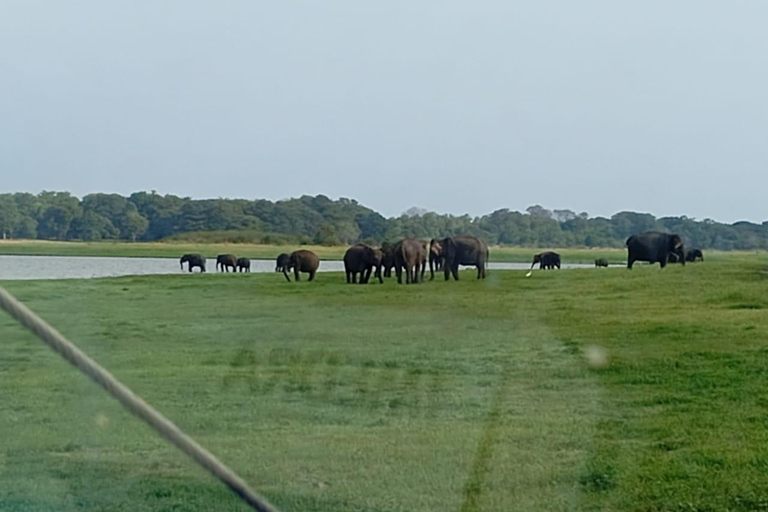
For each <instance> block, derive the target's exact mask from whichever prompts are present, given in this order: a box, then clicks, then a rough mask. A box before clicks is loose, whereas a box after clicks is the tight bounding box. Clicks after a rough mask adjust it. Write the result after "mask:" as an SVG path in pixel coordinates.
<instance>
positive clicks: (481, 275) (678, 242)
mask: <svg viewBox="0 0 768 512" xmlns="http://www.w3.org/2000/svg"><path fill="white" fill-rule="evenodd" d="M626 245H627V250H628V259H627V268H629V269H631V268H632V265H633V264H634V263H635V262H636V261H645V262H648V263H651V264H653V263H659V265H660V266H661V267H662V268H664V267H665V266H666V265H667V264H668V263H681V264H683V265H685V263H686V261H687V262H694V261H703V260H704V255H703V253H702V252H701V250H699V249H690V250H688V251H686V250H685V248H684V247H683V242H682V239H681V238H680V236H678V235H675V234H670V233H659V232H654V231H649V232H646V233H642V234H639V235H632V236H631V237H629V239H627V243H626ZM488 254H489V252H488V245H487V244H486V243H485V242H483V241H482V240H480V239H479V238H477V237H474V236H468V235H461V236H454V237H448V238H433V239H432V240H431V241H429V242H426V241H424V240H419V239H417V238H404V239H402V240H400V241H399V242H397V243H396V244H388V243H385V244H383V245H382V246H381V247H371V246H369V245H366V244H357V245H353V246H352V247H350V248H349V249H347V252H346V253H345V254H344V271H345V273H346V277H347V283H360V284H366V283H368V282H369V280H370V278H371V274H373V275H374V277H375V278H376V279H378V281H379V283H383V282H384V279H383V278H384V277H391V276H392V269H393V268H394V269H395V273H396V275H397V282H398V283H402V282H403V274H405V282H406V283H407V284H412V283H419V282H422V281H424V274H425V272H426V268H427V262H429V273H430V277H429V278H430V280H433V279H434V278H435V271H438V272H440V271H442V272H443V274H444V276H445V280H446V281H448V280H450V278H451V276H453V278H454V279H455V280H458V279H459V265H465V266H474V267H477V278H478V279H485V276H486V267H487V265H488ZM184 263H187V265H188V269H189V271H190V272H192V269H193V268H195V267H198V268H199V269H200V271H201V272H205V264H206V259H205V256H203V255H201V254H185V255H184V256H182V257H181V260H180V264H181V269H182V270H183V269H184ZM537 263H538V264H539V268H540V269H554V268H558V269H559V268H560V255H559V254H557V253H556V252H552V251H547V252H542V253H539V254H536V255H535V256H534V257H533V263H532V264H531V269H532V268H533V267H534V266H535V265H536V264H537ZM595 266H596V267H607V266H608V260H606V259H604V258H599V259H596V260H595ZM319 267H320V258H319V257H318V256H317V254H315V253H314V252H312V251H308V250H306V249H300V250H298V251H294V252H292V253H290V254H287V253H283V254H281V255H279V256H278V257H277V260H276V267H275V271H276V272H282V273H283V275H284V276H285V279H286V280H288V281H289V282H290V280H291V278H290V276H289V272H291V271H293V275H294V279H295V280H296V281H299V280H300V273H306V274H309V281H313V280H314V279H315V274H316V273H317V269H318V268H319ZM216 269H217V270H218V271H220V272H229V271H232V272H238V271H239V272H250V270H251V261H250V260H249V259H248V258H237V257H235V256H234V255H232V254H220V255H219V256H217V257H216Z"/></svg>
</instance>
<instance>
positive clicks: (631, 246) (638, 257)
mask: <svg viewBox="0 0 768 512" xmlns="http://www.w3.org/2000/svg"><path fill="white" fill-rule="evenodd" d="M627 250H628V257H627V268H628V269H630V270H631V269H632V265H633V264H634V263H635V262H636V261H647V262H648V263H651V264H653V263H658V264H659V265H660V266H661V268H664V267H666V266H667V263H668V262H680V263H681V264H683V265H685V248H684V247H683V240H682V239H681V238H680V237H679V236H678V235H675V234H670V233H659V232H657V231H648V232H646V233H642V234H640V235H632V236H631V237H629V238H628V239H627Z"/></svg>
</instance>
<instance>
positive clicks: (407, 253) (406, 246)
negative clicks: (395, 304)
mask: <svg viewBox="0 0 768 512" xmlns="http://www.w3.org/2000/svg"><path fill="white" fill-rule="evenodd" d="M425 248H426V243H424V242H422V241H421V240H417V239H415V238H404V239H402V240H400V241H399V242H397V243H396V244H395V247H394V256H395V272H396V273H397V282H398V284H402V283H403V270H405V282H406V284H415V283H418V282H419V271H420V270H421V275H422V280H423V279H424V266H425V262H426V257H427V255H426V249H425ZM419 266H421V269H419Z"/></svg>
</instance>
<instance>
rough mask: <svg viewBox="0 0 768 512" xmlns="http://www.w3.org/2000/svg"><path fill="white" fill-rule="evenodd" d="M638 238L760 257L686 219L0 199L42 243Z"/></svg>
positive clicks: (727, 229) (581, 241) (732, 228)
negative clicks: (649, 235)
mask: <svg viewBox="0 0 768 512" xmlns="http://www.w3.org/2000/svg"><path fill="white" fill-rule="evenodd" d="M648 230H659V231H668V232H674V233H679V234H680V235H681V236H683V237H684V239H685V241H686V243H687V244H689V245H692V246H696V247H700V248H702V249H720V250H733V249H739V250H756V249H768V222H764V223H762V224H755V223H751V222H736V223H734V224H724V223H720V222H715V221H713V220H711V219H705V220H695V219H692V218H688V217H686V216H680V217H661V218H656V217H654V216H653V215H651V214H649V213H636V212H620V213H617V214H615V215H613V216H612V217H611V218H605V217H590V216H589V214H587V213H586V212H582V213H578V214H577V213H575V212H573V211H571V210H548V209H546V208H543V207H541V206H539V205H536V206H531V207H529V208H528V209H527V210H526V211H525V212H518V211H511V210H509V209H501V210H496V211H494V212H492V213H489V214H487V215H483V216H480V217H470V216H469V215H460V216H456V215H442V214H437V213H434V212H428V211H425V210H421V209H418V208H412V209H411V210H408V211H407V212H405V213H403V214H402V215H400V216H399V217H391V218H385V217H384V216H383V215H381V214H379V213H378V212H376V211H374V210H372V209H370V208H367V207H365V206H363V205H361V204H359V203H358V202H357V201H355V200H353V199H347V198H343V197H342V198H340V199H337V200H332V199H330V198H328V197H326V196H324V195H318V196H315V197H312V196H302V197H299V198H294V199H287V200H282V201H269V200H266V199H257V200H246V199H190V198H188V197H178V196H174V195H169V194H166V195H160V194H157V193H156V192H154V191H152V192H135V193H133V194H131V195H130V196H128V197H125V196H121V195H119V194H88V195H86V196H84V197H83V198H82V199H79V198H77V197H75V196H73V195H71V194H70V193H68V192H49V191H44V192H41V193H39V194H30V193H15V194H2V195H0V236H1V237H2V238H25V239H45V240H84V241H98V240H129V241H139V240H142V241H152V240H162V239H169V238H170V239H174V238H176V239H185V237H186V238H187V239H192V238H190V237H195V236H196V237H200V239H202V240H211V241H249V242H258V243H298V244H309V243H315V244H323V245H342V244H353V243H356V242H360V241H363V242H367V243H381V242H383V241H395V240H398V239H400V238H404V237H411V236H413V237H419V238H424V239H429V238H432V237H435V236H441V237H442V236H455V235H458V234H471V235H475V236H477V237H479V238H482V239H484V240H485V241H486V242H488V243H489V244H493V245H496V244H502V245H505V244H506V245H522V246H537V247H585V246H586V247H623V246H624V242H625V241H626V239H627V238H628V237H629V236H630V235H632V234H634V233H640V232H643V231H648Z"/></svg>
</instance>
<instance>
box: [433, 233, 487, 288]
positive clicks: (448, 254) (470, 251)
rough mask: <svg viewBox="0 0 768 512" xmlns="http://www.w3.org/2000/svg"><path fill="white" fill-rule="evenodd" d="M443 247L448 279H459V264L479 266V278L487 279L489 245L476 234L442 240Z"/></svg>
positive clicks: (445, 270)
mask: <svg viewBox="0 0 768 512" xmlns="http://www.w3.org/2000/svg"><path fill="white" fill-rule="evenodd" d="M440 245H441V246H442V248H443V274H444V275H445V280H446V281H448V280H449V279H450V278H451V274H453V278H454V279H455V280H456V281H458V280H459V265H472V266H475V267H477V278H478V279H485V267H486V266H487V265H488V245H487V244H486V243H485V242H483V241H482V240H480V239H479V238H477V237H474V236H468V235H461V236H455V237H453V238H443V239H442V240H440Z"/></svg>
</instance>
